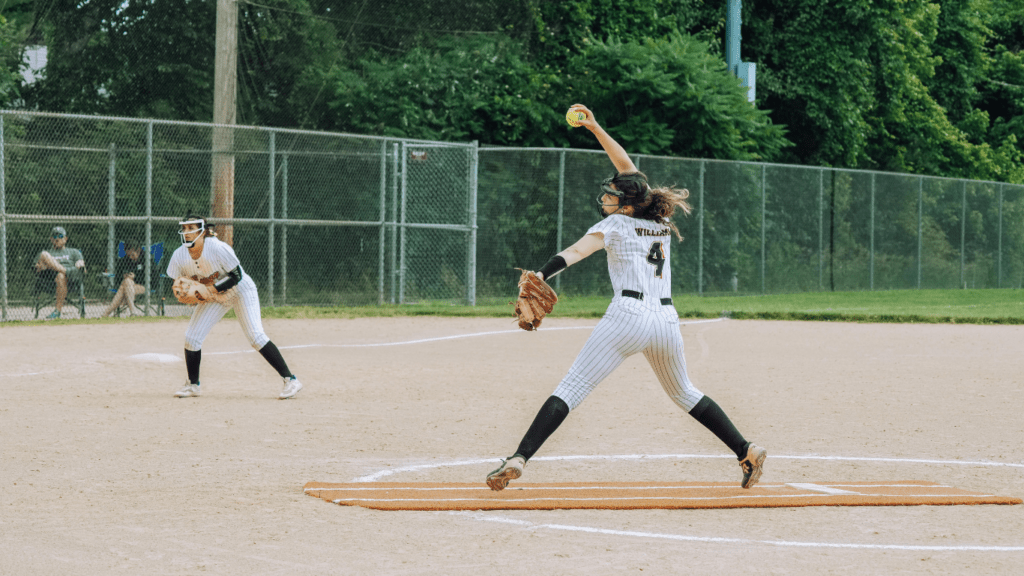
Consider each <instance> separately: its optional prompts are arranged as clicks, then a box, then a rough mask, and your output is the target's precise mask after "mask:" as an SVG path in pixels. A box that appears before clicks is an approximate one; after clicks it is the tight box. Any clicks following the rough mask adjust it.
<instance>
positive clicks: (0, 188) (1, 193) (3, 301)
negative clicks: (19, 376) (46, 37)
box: [0, 114, 7, 321]
mask: <svg viewBox="0 0 1024 576" xmlns="http://www.w3.org/2000/svg"><path fill="white" fill-rule="evenodd" d="M0 308H2V311H0V316H2V320H5V321H6V320H7V169H6V168H5V165H4V115H3V114H0Z"/></svg>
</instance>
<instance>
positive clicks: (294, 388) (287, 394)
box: [278, 376, 302, 400]
mask: <svg viewBox="0 0 1024 576" xmlns="http://www.w3.org/2000/svg"><path fill="white" fill-rule="evenodd" d="M299 390H302V382H299V379H298V378H297V377H296V376H292V377H291V378H285V379H284V389H283V390H281V395H280V396H278V398H280V399H281V400H286V399H288V398H295V395H296V394H298V393H299Z"/></svg>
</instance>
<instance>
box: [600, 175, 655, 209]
mask: <svg viewBox="0 0 1024 576" xmlns="http://www.w3.org/2000/svg"><path fill="white" fill-rule="evenodd" d="M612 184H614V185H615V187H614V188H612ZM650 193H651V187H650V186H649V185H648V184H647V176H645V175H644V174H643V173H641V172H636V173H633V174H615V175H614V176H612V177H610V178H605V179H604V180H603V181H602V182H601V193H600V194H599V195H598V196H597V203H598V207H597V209H598V211H599V212H600V213H601V217H602V218H605V217H608V216H611V214H605V213H604V209H603V206H604V205H605V204H604V195H605V194H611V195H612V196H615V197H617V198H618V199H619V207H620V208H624V207H626V206H630V205H633V206H635V205H638V204H642V203H643V202H644V201H645V200H647V196H648V195H650ZM615 212H618V210H616V211H615ZM615 212H612V214H614V213H615Z"/></svg>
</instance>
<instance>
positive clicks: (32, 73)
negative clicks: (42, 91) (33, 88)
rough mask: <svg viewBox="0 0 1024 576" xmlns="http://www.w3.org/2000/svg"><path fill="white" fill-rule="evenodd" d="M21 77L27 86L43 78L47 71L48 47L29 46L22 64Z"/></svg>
mask: <svg viewBox="0 0 1024 576" xmlns="http://www.w3.org/2000/svg"><path fill="white" fill-rule="evenodd" d="M21 64H22V66H21V76H22V78H24V79H25V84H32V83H33V82H35V81H36V80H39V79H40V78H42V77H43V71H44V70H46V46H28V47H27V48H25V57H24V59H22V62H21Z"/></svg>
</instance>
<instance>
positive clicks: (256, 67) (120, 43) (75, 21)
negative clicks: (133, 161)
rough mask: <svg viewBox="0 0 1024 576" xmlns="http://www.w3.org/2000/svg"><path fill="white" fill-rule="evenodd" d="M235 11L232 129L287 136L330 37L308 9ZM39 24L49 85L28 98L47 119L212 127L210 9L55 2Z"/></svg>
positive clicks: (331, 47)
mask: <svg viewBox="0 0 1024 576" xmlns="http://www.w3.org/2000/svg"><path fill="white" fill-rule="evenodd" d="M276 4H277V8H278V9H277V10H268V9H265V8H262V7H259V6H256V5H251V4H244V3H242V4H239V6H240V7H239V40H238V45H239V58H238V74H239V78H238V86H239V90H238V95H239V96H238V98H239V100H238V110H239V123H243V124H246V123H251V124H264V125H266V124H269V125H287V126H293V125H295V124H296V123H298V122H300V121H301V117H300V115H301V114H302V113H303V112H304V109H302V110H296V109H294V108H292V107H290V106H289V99H290V97H291V93H290V92H291V87H292V86H293V84H294V82H295V79H296V78H297V77H298V76H299V75H300V74H301V72H302V70H304V69H305V68H306V67H307V66H308V65H313V64H316V63H318V62H320V61H321V60H324V59H329V58H333V57H334V54H335V52H336V50H335V44H336V34H335V32H334V29H333V28H332V27H331V25H330V24H329V23H326V22H323V21H321V20H317V19H315V18H311V17H310V16H309V14H310V9H309V6H308V3H307V2H306V1H305V0H278V1H277V2H276ZM46 8H47V9H46V10H45V11H43V12H41V13H39V14H38V17H39V25H38V28H39V29H40V31H41V35H42V36H43V38H44V39H45V44H46V46H47V48H48V52H49V54H48V64H47V68H46V78H45V79H43V80H42V81H40V82H39V83H38V85H37V86H34V87H33V88H32V89H31V90H30V91H28V92H27V99H28V100H29V104H30V105H34V106H36V107H39V108H42V109H44V110H54V111H62V112H79V113H88V114H109V115H116V116H136V117H152V118H171V119H184V120H199V121H210V120H212V116H213V112H212V108H213V74H214V51H215V38H216V35H215V25H216V12H215V3H212V2H192V1H189V0H167V1H165V2H129V3H124V2H121V1H119V0H94V1H90V2H87V3H81V2H74V1H72V0H56V2H54V3H52V5H47V7H46Z"/></svg>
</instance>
